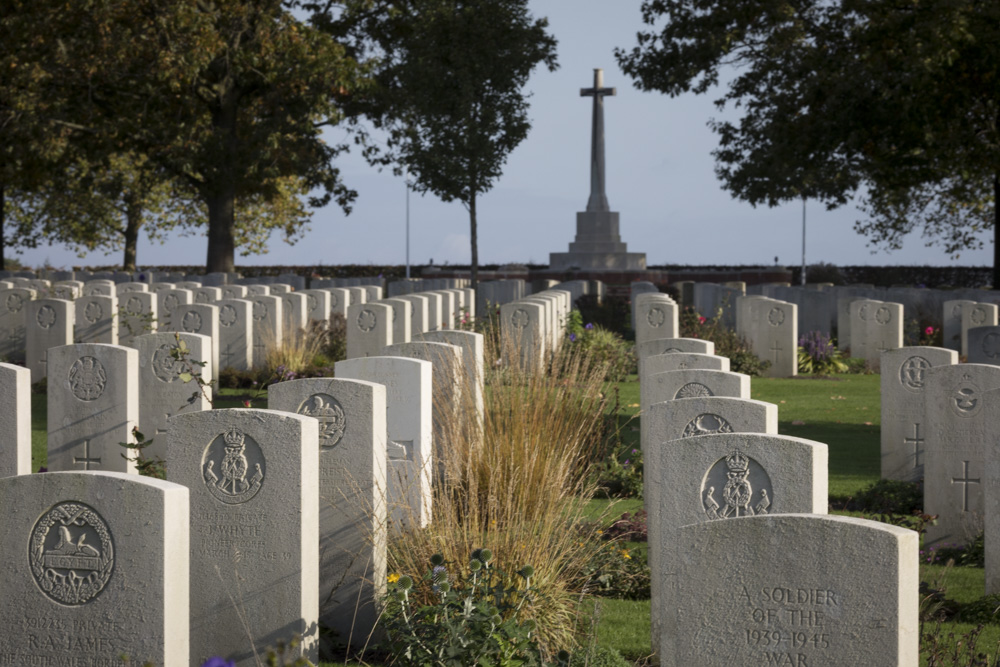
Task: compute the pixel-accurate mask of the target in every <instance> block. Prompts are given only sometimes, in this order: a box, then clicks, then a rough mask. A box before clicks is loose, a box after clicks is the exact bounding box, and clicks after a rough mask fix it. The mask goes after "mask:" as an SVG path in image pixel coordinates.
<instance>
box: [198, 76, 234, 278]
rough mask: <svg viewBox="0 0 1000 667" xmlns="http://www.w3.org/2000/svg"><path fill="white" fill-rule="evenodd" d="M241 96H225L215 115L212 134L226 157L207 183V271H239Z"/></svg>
mask: <svg viewBox="0 0 1000 667" xmlns="http://www.w3.org/2000/svg"><path fill="white" fill-rule="evenodd" d="M237 105H238V97H237V95H236V94H235V92H233V91H230V94H228V95H226V96H224V97H223V99H222V101H221V103H220V105H219V108H218V109H216V110H214V111H213V112H212V131H213V132H214V133H215V134H217V135H219V136H220V137H221V139H222V141H221V144H222V146H223V151H222V153H223V154H222V155H221V156H219V165H218V169H217V170H215V171H214V174H213V175H212V177H211V180H210V181H209V182H207V183H206V184H205V188H204V189H205V193H206V194H205V204H206V206H207V207H208V259H207V261H206V262H205V272H206V273H215V272H231V271H234V270H235V266H236V265H235V260H234V257H235V255H236V241H235V239H234V231H235V226H236V219H235V201H236V169H237V167H236V149H237V146H238V142H239V138H238V137H237V136H236V112H237Z"/></svg>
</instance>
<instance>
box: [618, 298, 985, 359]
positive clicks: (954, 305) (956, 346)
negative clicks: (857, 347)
mask: <svg viewBox="0 0 1000 667" xmlns="http://www.w3.org/2000/svg"><path fill="white" fill-rule="evenodd" d="M650 287H653V286H652V285H651V284H649V283H643V284H641V286H634V287H633V300H634V296H635V291H636V290H637V289H638V290H642V291H646V290H649V289H650ZM673 287H674V288H675V289H676V290H677V291H678V292H679V293H680V294H681V295H682V296H681V298H680V302H681V304H682V306H687V305H690V306H693V307H694V308H695V310H697V311H698V312H699V313H701V314H702V315H705V316H709V317H710V316H712V315H713V314H714V313H715V312H716V310H717V309H720V308H721V309H722V310H723V316H724V320H725V321H726V322H735V318H736V314H735V312H733V304H735V302H736V299H737V297H739V296H744V295H746V296H751V295H757V296H766V297H769V298H774V299H778V300H780V301H786V302H789V303H794V304H795V305H796V306H798V328H799V331H801V332H808V331H819V332H821V333H823V334H824V335H827V336H829V335H830V334H831V333H832V332H833V331H834V330H836V331H837V333H838V341H839V345H840V347H841V348H842V349H843V348H847V347H852V342H851V334H852V331H853V330H854V328H856V326H857V325H856V324H855V323H854V320H853V319H852V317H851V312H850V304H851V303H852V302H853V301H857V300H870V301H883V302H888V303H896V304H900V305H901V306H902V311H901V313H900V318H899V319H900V320H901V321H910V320H916V321H923V320H929V321H934V322H936V321H937V318H938V316H939V314H942V313H943V318H942V326H943V328H944V347H946V348H949V349H953V350H958V351H959V352H961V353H962V355H963V356H964V355H967V354H969V350H968V348H967V347H966V344H965V336H964V334H963V331H965V330H967V329H968V328H970V327H982V326H996V322H995V321H993V317H991V316H990V312H993V313H995V312H996V306H997V304H1000V296H998V295H997V293H996V292H995V291H993V290H981V289H959V290H937V289H926V288H910V287H890V288H876V287H874V286H872V285H847V286H834V285H831V284H828V283H816V284H810V285H806V286H802V287H799V286H795V287H793V286H791V285H788V284H787V283H769V284H762V285H750V286H747V285H745V284H744V283H741V282H733V283H723V284H720V285H716V284H712V283H692V282H683V281H682V282H679V283H675V284H673ZM653 289H655V287H653ZM975 304H979V306H980V308H975ZM966 306H970V307H973V309H974V310H975V315H974V318H975V319H974V320H973V321H972V322H969V321H968V319H969V317H970V316H971V312H970V311H969V310H966V311H965V314H964V315H963V308H965V307H966ZM983 306H985V308H983ZM994 317H995V316H994ZM852 325H853V327H852ZM855 356H857V355H855Z"/></svg>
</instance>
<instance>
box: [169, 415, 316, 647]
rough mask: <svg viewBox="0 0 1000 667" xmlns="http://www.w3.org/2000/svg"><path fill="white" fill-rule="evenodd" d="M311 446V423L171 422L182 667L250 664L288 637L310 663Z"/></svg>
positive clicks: (254, 418)
mask: <svg viewBox="0 0 1000 667" xmlns="http://www.w3.org/2000/svg"><path fill="white" fill-rule="evenodd" d="M318 443H319V430H318V422H317V421H316V420H315V419H313V418H312V417H303V416H300V415H296V414H290V413H287V412H276V411H273V410H242V409H241V410H208V411H205V412H193V413H188V414H181V415H177V416H176V417H171V419H170V422H169V424H168V433H167V478H168V479H169V480H170V481H173V482H177V483H179V484H183V485H184V486H186V487H188V488H189V489H190V491H191V656H190V660H191V662H190V664H191V665H201V664H202V663H204V662H205V661H206V660H207V659H208V658H211V657H213V656H219V657H222V658H224V659H226V660H233V661H235V662H236V664H237V665H239V667H245V666H246V667H249V666H250V665H256V664H257V656H258V655H259V654H261V653H262V652H263V650H264V649H265V647H267V646H268V645H272V644H274V642H275V641H277V640H279V639H280V640H287V638H290V637H291V636H292V635H295V634H298V635H299V636H301V637H302V642H301V644H299V647H298V649H297V653H296V654H298V653H301V655H302V657H305V658H306V659H308V660H311V661H313V662H316V660H317V643H318V641H317V640H318V634H319V633H318V627H317V622H318V620H319V599H318V598H319V596H318V595H317V590H318V587H319V470H318V468H319V467H318V465H317V462H318V461H319V444H318ZM276 517H280V520H277V519H276Z"/></svg>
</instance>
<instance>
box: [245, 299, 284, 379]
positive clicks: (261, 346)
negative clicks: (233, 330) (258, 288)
mask: <svg viewBox="0 0 1000 667" xmlns="http://www.w3.org/2000/svg"><path fill="white" fill-rule="evenodd" d="M249 300H250V301H251V302H252V303H253V306H251V311H250V312H251V315H250V316H251V317H252V318H253V335H252V339H253V366H254V368H263V367H264V366H266V365H267V351H268V349H271V348H275V347H278V346H280V345H281V344H282V341H283V340H284V337H283V331H284V327H283V326H282V322H283V321H284V316H285V313H284V310H283V306H284V304H283V303H282V301H281V297H278V296H269V295H264V294H260V295H255V296H254V297H253V298H252V299H249Z"/></svg>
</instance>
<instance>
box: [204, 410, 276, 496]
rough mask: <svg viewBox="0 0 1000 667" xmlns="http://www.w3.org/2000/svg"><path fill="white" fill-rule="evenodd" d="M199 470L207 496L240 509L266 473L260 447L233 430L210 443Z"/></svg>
mask: <svg viewBox="0 0 1000 667" xmlns="http://www.w3.org/2000/svg"><path fill="white" fill-rule="evenodd" d="M201 469H202V475H203V477H204V480H205V486H206V487H207V488H208V491H209V493H211V494H212V495H213V496H215V497H216V498H217V499H219V500H221V501H222V502H224V503H226V504H227V505H239V504H241V503H245V502H247V501H248V500H250V499H251V498H253V497H254V496H255V495H257V492H258V491H260V487H261V484H263V482H264V473H265V472H266V469H265V465H264V454H263V452H261V451H260V446H259V445H258V444H257V443H256V442H255V441H254V440H253V438H250V437H248V436H247V435H246V434H245V433H243V431H241V430H239V429H238V428H236V427H233V428H231V429H229V430H228V431H226V432H225V433H223V434H221V435H218V436H216V438H215V439H214V440H212V442H211V443H209V445H208V447H206V448H205V453H204V455H203V456H202V464H201Z"/></svg>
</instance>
